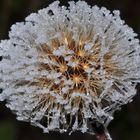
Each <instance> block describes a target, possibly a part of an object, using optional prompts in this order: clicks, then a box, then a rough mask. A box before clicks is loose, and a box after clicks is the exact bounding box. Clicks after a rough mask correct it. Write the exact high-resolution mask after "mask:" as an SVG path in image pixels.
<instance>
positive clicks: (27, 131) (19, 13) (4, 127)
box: [0, 0, 140, 140]
mask: <svg viewBox="0 0 140 140" xmlns="http://www.w3.org/2000/svg"><path fill="white" fill-rule="evenodd" d="M86 1H87V2H88V3H89V4H90V5H95V4H96V5H98V6H105V7H106V8H108V9H110V10H111V11H112V10H116V9H119V10H120V11H121V17H122V19H123V20H125V21H126V23H127V24H128V25H129V26H131V27H132V28H133V29H134V31H135V32H137V33H138V34H139V36H138V37H140V0H86ZM51 2H53V0H0V40H2V39H6V38H7V37H8V30H10V26H11V25H12V24H14V23H15V22H20V21H23V20H24V18H25V17H26V16H28V15H29V14H30V13H32V12H37V10H39V9H41V8H44V7H47V6H48V5H49V4H50V3H51ZM60 2H61V3H62V4H67V2H68V1H64V0H60ZM137 89H138V94H137V95H136V96H135V97H134V101H133V102H132V103H130V104H128V105H125V106H123V107H122V110H121V111H117V112H116V113H115V119H114V120H113V121H112V122H111V123H110V125H109V131H110V133H111V135H112V138H113V140H140V95H139V94H140V86H137ZM66 139H67V140H71V139H72V140H94V138H93V136H90V135H89V134H82V133H79V132H75V133H73V134H72V135H71V136H69V135H68V134H67V133H65V134H59V133H56V132H52V133H50V134H43V133H42V130H41V129H39V128H36V127H33V126H31V125H30V124H28V123H25V122H18V121H17V120H16V117H15V115H13V114H12V113H11V111H10V110H9V109H7V108H6V107H5V103H4V102H1V103H0V140H66Z"/></svg>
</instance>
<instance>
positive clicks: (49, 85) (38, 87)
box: [0, 1, 140, 139]
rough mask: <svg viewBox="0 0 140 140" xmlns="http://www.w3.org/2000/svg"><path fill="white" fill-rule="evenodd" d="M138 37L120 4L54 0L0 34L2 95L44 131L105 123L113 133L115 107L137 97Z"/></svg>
mask: <svg viewBox="0 0 140 140" xmlns="http://www.w3.org/2000/svg"><path fill="white" fill-rule="evenodd" d="M136 37H137V34H135V33H134V32H133V29H131V28H130V27H128V26H127V25H126V24H125V22H124V21H123V20H121V19H120V13H119V11H113V13H110V11H109V10H107V9H106V8H104V7H102V8H99V7H97V6H93V7H90V6H89V5H88V4H87V3H86V2H84V1H78V2H76V3H75V2H73V1H71V2H69V7H65V6H59V1H55V2H53V3H52V4H51V5H50V6H49V7H47V8H44V9H42V10H39V11H38V13H33V14H31V15H30V16H28V17H27V18H26V19H25V21H24V22H21V23H16V24H15V25H13V26H12V27H11V31H10V32H9V39H8V40H3V41H1V43H0V56H1V59H2V60H1V62H0V88H1V89H2V93H1V94H0V100H1V101H4V100H6V101H7V104H6V106H7V107H9V108H10V109H11V110H12V111H13V112H14V113H16V115H17V119H18V120H21V121H28V122H31V124H33V125H35V126H38V127H40V128H42V129H43V130H44V132H45V133H47V132H49V131H60V132H66V131H69V132H73V131H76V130H80V131H82V132H83V133H84V132H89V133H91V134H96V133H97V130H96V129H98V127H99V126H102V127H103V130H104V131H105V133H106V134H105V135H104V137H108V139H111V138H110V136H109V134H108V133H107V129H106V128H107V126H108V124H109V122H110V121H111V120H112V119H113V113H114V111H116V110H118V109H119V108H120V106H121V105H124V104H127V103H128V102H131V101H132V98H133V96H134V95H135V94H136V89H135V87H136V84H137V83H138V82H140V45H139V40H138V39H137V38H136ZM98 137H100V136H98ZM106 139H107V138H106Z"/></svg>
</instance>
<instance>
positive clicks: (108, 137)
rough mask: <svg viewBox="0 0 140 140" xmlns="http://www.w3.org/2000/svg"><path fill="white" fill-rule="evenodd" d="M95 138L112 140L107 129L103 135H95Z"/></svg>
mask: <svg viewBox="0 0 140 140" xmlns="http://www.w3.org/2000/svg"><path fill="white" fill-rule="evenodd" d="M96 138H97V140H112V138H111V136H110V134H109V133H108V130H107V129H105V130H104V133H102V134H96Z"/></svg>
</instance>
